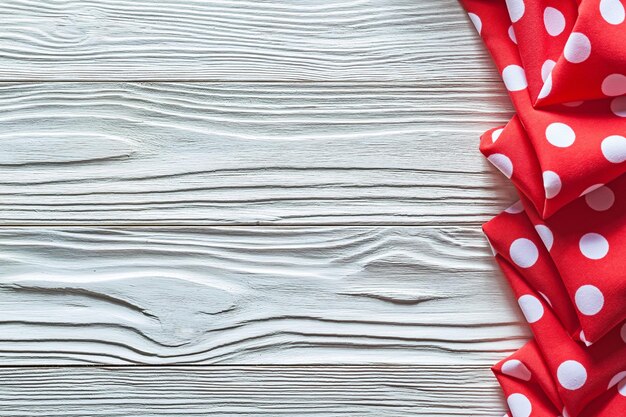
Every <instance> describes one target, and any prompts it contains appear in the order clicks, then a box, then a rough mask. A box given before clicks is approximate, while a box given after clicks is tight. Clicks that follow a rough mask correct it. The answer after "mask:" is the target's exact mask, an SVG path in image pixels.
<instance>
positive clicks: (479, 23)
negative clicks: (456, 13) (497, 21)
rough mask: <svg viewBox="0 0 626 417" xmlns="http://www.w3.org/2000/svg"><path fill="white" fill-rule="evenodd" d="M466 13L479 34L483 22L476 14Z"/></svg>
mask: <svg viewBox="0 0 626 417" xmlns="http://www.w3.org/2000/svg"><path fill="white" fill-rule="evenodd" d="M467 15H468V16H469V18H470V20H471V21H472V23H473V24H474V27H475V28H476V32H478V34H479V35H480V31H481V30H482V29H483V22H482V21H481V20H480V17H478V15H477V14H474V13H468V14H467Z"/></svg>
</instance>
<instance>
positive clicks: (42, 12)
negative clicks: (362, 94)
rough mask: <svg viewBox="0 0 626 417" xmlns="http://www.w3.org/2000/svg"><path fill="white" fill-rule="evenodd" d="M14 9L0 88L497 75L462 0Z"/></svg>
mask: <svg viewBox="0 0 626 417" xmlns="http://www.w3.org/2000/svg"><path fill="white" fill-rule="evenodd" d="M6 3H7V4H3V8H2V26H1V27H0V80H102V79H104V80H126V81H127V80H173V79H177V80H205V81H206V80H240V81H241V80H243V81H287V80H299V81H302V80H309V81H310V80H317V81H326V80H334V81H337V80H352V81H371V80H376V81H380V80H395V81H398V80H411V81H416V80H435V81H440V82H441V81H442V80H444V79H447V78H448V77H459V78H463V77H474V78H475V79H484V78H486V77H489V76H490V75H491V66H490V65H489V63H488V59H487V58H486V53H485V52H484V50H483V48H482V47H481V46H480V45H479V42H478V41H477V40H476V38H477V35H476V34H475V32H474V30H473V27H472V26H471V24H470V23H469V20H468V19H467V17H466V16H465V14H464V12H463V11H462V10H461V6H460V5H459V4H458V3H457V1H456V0H421V1H419V2H415V1H411V0H387V1H384V2H371V1H364V0H340V1H337V0H320V1H315V2H311V1H306V2H303V1H300V0H287V1H285V0H267V1H263V2H253V1H241V0H237V1H233V0H177V1H159V2H153V1H151V0H132V1H131V0H97V1H93V0H91V1H84V0H59V1H41V0H13V1H11V2H6ZM468 62H471V63H472V66H471V68H472V71H471V72H468V71H467V69H468V66H467V64H468Z"/></svg>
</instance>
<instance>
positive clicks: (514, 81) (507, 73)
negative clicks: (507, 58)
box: [502, 65, 528, 91]
mask: <svg viewBox="0 0 626 417" xmlns="http://www.w3.org/2000/svg"><path fill="white" fill-rule="evenodd" d="M502 80H503V81H504V85H505V86H506V89H507V90H509V91H521V90H523V89H525V88H526V87H528V82H527V81H526V73H525V72H524V68H522V67H520V66H519V65H509V66H508V67H506V68H504V70H503V71H502Z"/></svg>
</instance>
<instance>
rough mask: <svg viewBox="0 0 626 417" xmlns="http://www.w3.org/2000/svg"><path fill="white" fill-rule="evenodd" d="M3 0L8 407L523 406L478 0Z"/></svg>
mask: <svg viewBox="0 0 626 417" xmlns="http://www.w3.org/2000/svg"><path fill="white" fill-rule="evenodd" d="M2 12H3V17H2V25H0V127H2V129H0V174H1V175H0V197H1V198H0V226H1V227H0V257H1V258H2V262H1V265H2V266H1V268H0V410H8V411H7V412H8V413H10V415H11V416H29V415H33V416H34V415H42V414H45V415H49V416H55V415H64V416H65V415H68V416H83V415H97V416H118V415H124V416H130V415H141V416H144V415H154V416H166V415H172V416H173V415H185V416H186V415H189V416H192V415H253V414H254V415H294V416H295V415H298V416H300V415H303V414H310V415H319V416H334V415H377V416H379V415H383V416H401V415H409V414H410V415H418V416H434V415H437V416H446V415H447V416H453V415H492V416H496V415H501V414H502V410H503V405H502V403H501V401H500V399H499V398H500V397H499V394H498V391H497V388H496V384H495V381H494V380H493V378H491V377H490V376H489V370H488V367H489V366H490V365H491V364H492V363H493V362H495V361H496V360H498V359H500V358H502V357H504V356H506V355H507V354H508V353H510V352H512V351H513V350H514V349H516V348H517V347H519V346H520V345H521V344H522V343H523V342H524V340H525V339H526V338H527V337H528V333H527V331H526V330H525V327H524V326H523V325H522V324H521V320H520V316H519V314H518V312H517V309H516V307H515V306H514V302H513V301H512V300H511V298H510V296H509V293H508V291H507V290H506V286H505V284H504V283H503V281H502V279H501V277H500V275H499V274H498V273H497V272H496V268H495V266H494V264H493V263H492V261H491V259H490V255H489V252H488V249H487V248H486V243H485V241H484V240H483V238H482V236H481V234H480V227H479V225H480V223H481V222H483V221H485V220H487V219H488V218H490V217H491V216H493V215H494V214H496V213H497V212H498V211H499V210H501V209H502V208H504V207H505V206H507V205H508V204H509V203H510V202H512V201H513V199H514V196H513V193H512V191H511V188H510V187H508V186H507V185H506V183H505V181H503V180H502V179H501V178H500V177H499V176H498V174H496V173H495V172H494V170H493V169H491V168H490V167H488V165H487V164H486V163H485V162H484V161H483V158H482V157H481V156H480V155H479V153H478V151H477V145H478V135H480V133H482V131H484V130H486V129H487V128H490V127H492V126H495V125H498V124H502V123H504V122H505V121H506V120H507V118H508V116H509V115H510V114H511V107H510V105H509V104H508V100H507V98H506V95H505V93H504V91H503V89H502V87H501V82H500V81H499V80H498V77H497V74H495V72H494V71H493V69H492V67H491V65H490V64H489V60H488V58H487V55H486V53H485V52H484V51H483V48H482V46H481V45H480V42H479V41H478V40H477V38H476V36H475V34H474V33H473V30H472V29H471V25H470V24H469V23H468V21H467V19H466V17H465V16H464V13H463V12H462V10H461V8H460V6H459V5H458V4H457V3H456V1H455V0H425V1H419V2H414V1H409V0H384V1H374V0H372V1H361V0H357V1H326V0H323V1H316V2H310V1H263V2H244V1H216V0H179V1H173V0H171V1H159V2H154V1H148V0H138V1H132V2H131V1H126V0H102V1H97V2H92V1H74V0H50V1H41V0H15V1H11V2H4V3H3V4H2ZM25 365H28V366H27V367H24V366H25ZM68 365H72V367H67V366H68ZM82 365H91V366H90V367H82ZM93 365H99V366H97V367H94V366H93ZM102 365H124V366H122V367H115V368H105V367H102ZM127 365H134V366H127ZM137 365H142V366H137ZM145 365H158V366H153V367H146V366H145ZM182 365H185V366H182ZM189 365H192V366H189ZM346 365H349V366H348V367H346ZM76 366H77V367H76ZM272 366H273V367H272ZM3 412H4V411H3ZM0 414H1V413H0Z"/></svg>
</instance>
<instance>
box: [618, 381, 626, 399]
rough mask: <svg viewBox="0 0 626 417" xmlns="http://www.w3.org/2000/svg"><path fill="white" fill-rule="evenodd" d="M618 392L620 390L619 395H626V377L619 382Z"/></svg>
mask: <svg viewBox="0 0 626 417" xmlns="http://www.w3.org/2000/svg"><path fill="white" fill-rule="evenodd" d="M617 392H619V395H621V396H622V397H626V379H622V380H621V381H620V382H618V383H617Z"/></svg>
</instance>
